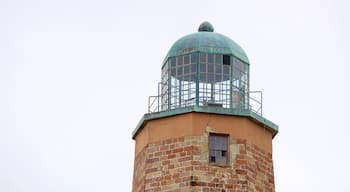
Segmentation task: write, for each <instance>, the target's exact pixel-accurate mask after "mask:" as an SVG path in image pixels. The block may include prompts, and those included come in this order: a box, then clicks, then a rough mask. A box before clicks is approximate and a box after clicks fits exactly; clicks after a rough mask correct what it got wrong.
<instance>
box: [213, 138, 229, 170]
mask: <svg viewBox="0 0 350 192" xmlns="http://www.w3.org/2000/svg"><path fill="white" fill-rule="evenodd" d="M209 162H210V163H228V135H226V134H215V133H211V134H210V135H209Z"/></svg>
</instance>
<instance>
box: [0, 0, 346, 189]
mask: <svg viewBox="0 0 350 192" xmlns="http://www.w3.org/2000/svg"><path fill="white" fill-rule="evenodd" d="M349 10H350V3H349V1H346V0H344V1H341V0H309V1H307V0H293V1H277V0H276V1H273V0H265V1H261V0H247V1H232V0H231V1H220V0H217V1H203V0H202V1H184V0H177V1H164V0H163V1H160V0H159V1H153V0H148V1H135V0H130V1H118V0H113V1H112V0H99V1H91V0H84V1H83V0H57V1H51V0H30V1H26V0H0V191H1V192H77V191H82V192H95V191H103V192H115V191H131V184H132V173H133V159H134V153H133V152H134V141H133V140H132V139H131V132H132V131H133V129H134V128H135V126H136V124H137V123H138V121H139V120H140V118H141V117H142V115H143V114H144V113H145V112H146V111H147V98H148V96H149V95H155V94H156V93H157V82H159V81H160V68H161V65H162V61H163V59H164V57H165V55H166V53H167V51H168V50H169V48H170V47H171V45H172V44H173V43H174V42H175V41H176V40H177V39H179V38H180V37H182V36H184V35H186V34H189V33H192V32H196V31H197V28H198V26H199V24H200V23H201V22H202V21H205V20H208V21H210V22H211V23H212V24H213V26H214V28H215V31H216V32H219V33H222V34H224V35H226V36H229V37H231V38H232V39H233V40H234V41H235V42H237V43H238V44H239V45H241V47H242V48H243V49H244V50H245V51H246V53H247V55H248V57H249V60H250V62H251V66H250V69H251V74H250V77H251V79H250V80H251V89H253V90H262V91H263V92H264V103H263V107H264V109H263V111H264V116H265V117H266V118H267V119H269V120H271V121H273V122H275V123H276V124H278V125H279V129H280V132H279V134H278V135H277V136H276V137H275V138H274V140H273V149H274V151H273V160H274V171H275V182H276V191H278V192H296V191H298V192H304V191H305V192H310V191H318V192H330V191H337V192H348V191H350V185H349V174H350V166H349V162H350V154H349V151H350V150H349V147H350V141H349V140H350V139H349V135H350V130H349V129H350V126H349V125H348V124H346V120H349V119H347V118H349V113H350V112H349V111H350V104H349V103H350V102H349V101H348V100H349V98H350V90H349V87H350V86H349V83H350V78H349V77H348V75H347V73H349V72H350V70H349V69H350V67H349V62H348V61H347V60H346V57H348V56H349V50H350V46H349V44H350V37H349V34H350V26H349V25H350V12H349Z"/></svg>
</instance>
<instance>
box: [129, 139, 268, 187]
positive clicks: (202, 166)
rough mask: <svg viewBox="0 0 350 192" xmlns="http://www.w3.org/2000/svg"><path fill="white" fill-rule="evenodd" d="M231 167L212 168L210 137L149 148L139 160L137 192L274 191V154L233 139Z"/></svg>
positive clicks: (154, 145) (157, 143)
mask: <svg viewBox="0 0 350 192" xmlns="http://www.w3.org/2000/svg"><path fill="white" fill-rule="evenodd" d="M229 153H230V156H229V163H228V164H225V165H222V164H209V163H208V162H209V160H208V158H209V152H208V134H204V135H203V136H185V137H179V138H174V139H167V140H163V141H159V142H155V143H150V144H148V145H147V146H146V147H145V148H144V149H143V150H142V151H141V152H140V153H138V154H137V156H136V157H135V164H134V179H133V192H140V191H142V192H143V191H145V192H151V191H152V192H156V191H164V192H166V191H208V192H209V191H217V192H243V191H257V192H260V191H264V192H265V191H266V192H273V191H274V176H273V165H272V154H271V153H267V152H265V151H263V150H262V149H260V148H259V147H258V146H256V145H253V144H251V143H249V142H248V141H246V140H244V139H234V138H230V145H229Z"/></svg>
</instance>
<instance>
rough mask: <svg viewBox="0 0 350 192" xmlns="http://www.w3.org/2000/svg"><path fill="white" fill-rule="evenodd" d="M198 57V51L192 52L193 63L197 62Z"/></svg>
mask: <svg viewBox="0 0 350 192" xmlns="http://www.w3.org/2000/svg"><path fill="white" fill-rule="evenodd" d="M197 57H198V54H197V53H192V54H191V63H197Z"/></svg>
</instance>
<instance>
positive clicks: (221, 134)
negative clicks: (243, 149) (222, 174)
mask: <svg viewBox="0 0 350 192" xmlns="http://www.w3.org/2000/svg"><path fill="white" fill-rule="evenodd" d="M211 136H217V137H222V138H225V139H226V158H225V159H226V161H225V162H224V163H222V162H214V161H211V156H210V154H211V150H212V149H211V148H210V137H211ZM229 142H230V135H229V134H226V133H209V136H208V162H209V163H210V164H221V165H227V164H229V162H230V150H229V145H230V144H229ZM213 150H215V149H213Z"/></svg>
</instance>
